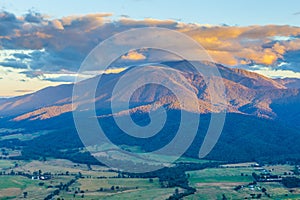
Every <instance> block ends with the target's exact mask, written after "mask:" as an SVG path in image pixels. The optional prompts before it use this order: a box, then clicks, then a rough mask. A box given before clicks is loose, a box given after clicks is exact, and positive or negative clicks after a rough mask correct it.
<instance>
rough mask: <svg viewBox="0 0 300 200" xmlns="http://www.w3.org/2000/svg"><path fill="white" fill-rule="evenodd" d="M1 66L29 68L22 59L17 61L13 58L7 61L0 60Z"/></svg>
mask: <svg viewBox="0 0 300 200" xmlns="http://www.w3.org/2000/svg"><path fill="white" fill-rule="evenodd" d="M0 65H1V66H4V67H12V68H17V69H27V68H28V66H27V64H25V63H22V62H20V61H16V60H13V59H9V61H5V62H0Z"/></svg>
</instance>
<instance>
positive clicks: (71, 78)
mask: <svg viewBox="0 0 300 200" xmlns="http://www.w3.org/2000/svg"><path fill="white" fill-rule="evenodd" d="M75 79H76V77H74V76H59V77H55V78H44V79H43V80H46V81H51V82H69V83H72V82H74V81H75Z"/></svg>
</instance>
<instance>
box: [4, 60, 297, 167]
mask: <svg viewBox="0 0 300 200" xmlns="http://www.w3.org/2000/svg"><path fill="white" fill-rule="evenodd" d="M200 64H201V66H202V67H203V70H204V71H209V70H210V69H211V68H212V67H216V68H217V69H218V70H219V72H220V74H221V76H222V78H220V77H206V76H205V75H203V74H199V73H198V72H196V71H195V69H193V67H192V66H191V64H190V63H188V62H186V61H169V62H163V63H157V64H151V65H150V66H147V67H145V68H144V67H141V68H139V67H140V66H135V67H132V68H129V69H127V70H125V71H122V72H120V73H118V74H103V75H102V78H101V80H100V82H99V84H98V88H97V90H96V93H95V99H90V100H87V99H85V98H84V97H85V96H88V95H91V93H92V91H91V90H90V89H89V85H90V84H91V83H93V82H94V81H95V80H97V77H95V78H91V79H87V80H84V81H82V82H80V83H77V84H79V87H82V88H84V89H85V90H82V93H81V94H80V95H79V96H75V97H74V99H75V100H76V105H72V90H73V85H72V84H68V85H60V86H56V87H48V88H45V89H43V90H40V91H37V92H35V93H32V94H29V95H24V96H20V97H14V98H9V99H1V100H0V103H1V105H0V116H1V117H0V124H1V127H2V128H4V127H8V128H25V129H26V130H30V131H40V130H55V132H54V133H51V134H46V135H41V136H39V137H37V138H33V139H32V140H30V141H26V142H22V141H19V140H8V141H3V142H1V141H0V145H2V146H3V147H5V146H9V145H12V144H14V145H17V146H18V145H21V146H22V148H23V152H22V155H24V156H27V157H28V158H33V157H31V156H33V155H39V156H53V157H60V158H63V157H62V156H66V157H68V156H70V154H72V158H73V157H74V159H77V160H76V161H78V158H81V156H79V155H78V154H80V151H79V150H78V152H77V151H75V150H74V149H76V148H78V149H79V148H81V147H82V143H81V141H80V139H79V138H78V134H77V132H76V129H75V128H74V122H73V119H72V112H71V111H73V110H74V109H78V110H81V111H82V112H85V111H86V109H87V108H88V105H89V103H95V107H96V112H97V115H98V120H99V123H101V124H102V125H103V127H102V128H103V129H104V130H106V131H107V132H108V133H109V136H108V137H110V139H111V140H112V141H113V142H114V143H116V144H119V145H123V144H125V145H129V146H137V145H138V146H140V147H141V148H142V149H143V150H145V151H152V150H154V149H158V148H160V147H162V146H163V145H164V144H167V143H169V142H170V141H171V140H172V138H173V137H174V134H175V133H176V130H177V129H178V126H179V124H178V120H180V116H181V114H180V112H179V111H180V110H183V111H184V112H187V113H201V115H200V116H201V119H200V123H202V125H201V126H200V128H199V130H198V132H197V136H196V139H195V142H193V144H192V145H191V147H190V149H189V150H188V151H187V152H186V155H188V156H191V157H197V155H198V152H199V148H200V146H201V144H202V141H203V138H204V136H205V130H207V127H208V125H209V122H210V116H211V113H216V114H217V113H219V112H221V111H223V109H224V108H225V107H226V108H227V115H226V121H225V126H224V129H223V132H222V135H221V138H220V140H219V141H218V143H217V145H216V146H215V148H214V149H213V151H212V152H211V153H210V154H209V155H208V158H210V159H216V160H226V161H234V162H236V161H250V160H266V161H268V162H269V161H274V160H277V158H278V160H280V159H282V160H286V159H287V158H289V159H299V160H300V156H299V151H300V145H299V142H297V141H298V140H297V138H299V134H300V123H299V120H298V119H299V117H300V93H299V92H300V89H299V88H297V87H291V86H290V83H291V82H293V83H295V82H297V80H289V81H287V80H285V81H284V80H273V79H270V78H267V77H264V76H262V75H259V74H256V73H253V72H248V71H246V70H242V69H231V68H227V67H225V66H223V65H220V64H216V63H210V62H203V63H200ZM162 65H167V66H170V68H167V69H165V70H163V71H162V70H160V67H161V66H162ZM131 70H142V71H141V72H142V73H141V74H140V75H139V74H138V76H136V77H135V78H134V79H133V80H134V82H135V83H136V84H137V85H141V84H140V83H142V82H143V81H145V80H146V81H147V80H151V81H154V82H158V83H159V82H161V81H162V80H168V81H169V82H170V83H172V84H173V85H175V86H176V87H177V89H178V91H179V93H180V94H183V95H182V101H183V102H184V106H183V107H181V106H180V103H179V100H178V99H177V97H176V95H174V93H173V92H172V91H171V90H169V89H167V88H166V87H163V86H161V85H159V84H147V85H143V86H142V87H139V88H138V89H137V90H135V91H134V92H133V95H132V96H131V97H130V105H129V108H127V107H124V102H127V101H128V94H130V92H131V89H132V88H131V86H130V85H124V87H122V88H121V90H120V91H119V92H118V93H117V94H116V95H112V91H113V89H114V87H115V86H116V84H117V83H118V81H120V80H121V79H122V78H123V77H126V74H127V73H130V71H131ZM149 77H151V78H149ZM182 80H186V82H183V81H182ZM220 80H222V81H223V83H224V91H225V95H223V94H221V93H218V90H213V91H210V90H209V87H217V86H218V83H219V81H220ZM187 85H188V86H187ZM212 92H213V93H212ZM192 93H193V94H195V95H196V97H197V101H198V103H199V105H200V107H199V108H198V107H195V103H194V101H192V100H191V99H190V97H191V94H192ZM211 96H213V97H214V101H215V103H216V105H218V106H216V105H212V104H211V99H210V98H211ZM224 100H226V105H224ZM112 101H115V102H116V104H115V105H116V106H117V110H118V112H116V113H114V112H112V111H111V109H110V106H111V102H112ZM159 106H163V107H165V108H166V110H167V122H166V126H165V127H163V129H162V130H161V131H160V132H159V134H157V135H156V136H153V137H151V138H150V140H145V139H141V138H138V139H137V138H134V137H132V136H128V135H127V134H126V133H124V132H123V131H122V130H121V129H120V128H118V127H117V125H116V124H115V120H114V118H113V117H116V118H120V119H121V118H123V117H126V116H128V115H130V116H131V117H132V118H133V121H134V122H136V123H137V124H139V125H141V126H144V125H147V124H149V122H150V120H151V119H150V118H149V115H148V111H150V110H156V109H157V108H158V107H159ZM191 123H193V122H191ZM186 134H189V127H186ZM70 141H72V142H70ZM75 141H76V142H75ZM27 147H28V148H27ZM29 147H30V148H29ZM62 151H63V152H65V153H64V155H62V154H61V152H62ZM74 151H75V154H74ZM80 155H81V154H80ZM84 159H87V158H86V157H84Z"/></svg>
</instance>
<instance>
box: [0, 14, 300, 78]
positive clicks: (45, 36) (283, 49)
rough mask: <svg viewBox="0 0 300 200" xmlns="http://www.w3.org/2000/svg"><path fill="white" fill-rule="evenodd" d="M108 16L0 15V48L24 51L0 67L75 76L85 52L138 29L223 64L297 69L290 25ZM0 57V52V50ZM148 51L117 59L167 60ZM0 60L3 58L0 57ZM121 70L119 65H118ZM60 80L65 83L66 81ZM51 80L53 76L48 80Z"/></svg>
mask: <svg viewBox="0 0 300 200" xmlns="http://www.w3.org/2000/svg"><path fill="white" fill-rule="evenodd" d="M111 16H112V14H111V13H96V14H88V15H78V16H67V17H63V18H61V19H51V18H49V17H46V16H45V15H44V14H41V13H37V12H33V11H30V12H29V13H27V14H25V15H23V16H15V15H14V14H13V13H9V12H5V11H3V12H1V13H0V30H1V31H0V48H2V49H19V50H20V49H24V50H30V52H27V51H24V52H22V51H20V52H11V53H7V52H6V55H8V54H9V56H8V59H6V60H1V59H0V62H1V63H0V64H1V65H2V66H5V67H8V68H15V69H23V71H22V72H20V73H22V75H26V76H27V77H28V78H34V77H41V74H47V73H57V72H59V71H62V70H67V71H71V72H73V73H74V72H76V71H77V70H78V68H79V67H80V64H81V62H82V61H83V60H84V58H85V57H86V56H87V55H88V53H89V52H90V51H91V50H92V49H93V48H94V47H95V46H96V45H98V44H99V43H100V42H101V41H103V40H105V39H106V38H108V37H110V36H111V35H113V34H116V33H119V32H122V31H125V30H129V29H131V28H139V27H164V28H169V29H172V30H177V31H180V32H182V33H184V34H187V35H188V36H190V37H192V38H193V39H194V40H196V41H197V42H198V43H199V44H201V45H202V46H203V47H204V48H205V49H206V50H207V52H208V53H209V54H210V55H211V56H212V58H213V59H214V60H215V61H216V62H218V63H222V64H225V65H228V66H243V65H245V66H246V65H253V64H258V65H265V66H270V67H273V68H276V67H278V64H279V63H281V62H282V61H285V62H287V63H290V64H291V65H289V66H281V67H280V68H283V67H285V68H288V69H286V70H294V71H300V64H298V63H300V62H299V59H298V57H299V51H300V28H299V27H293V26H287V25H285V26H276V25H267V26H247V27H238V26H223V25H218V26H214V25H207V24H187V23H183V22H177V21H176V20H158V19H152V18H146V19H143V20H134V19H130V18H129V17H128V16H122V17H121V18H120V19H118V20H115V21H112V19H111ZM0 54H1V50H0ZM159 55H162V54H161V53H156V54H155V53H154V54H153V52H150V51H133V52H129V53H128V54H126V55H124V56H122V57H121V58H122V59H121V60H122V61H123V62H125V63H129V62H130V61H145V60H146V61H148V60H158V59H170V58H171V57H170V56H167V55H163V56H161V57H160V56H159ZM0 57H3V55H2V54H1V56H0ZM120 66H122V65H120ZM63 78H66V81H68V80H69V81H71V79H67V77H61V78H60V79H61V80H62V79H63ZM47 80H48V81H57V78H55V79H54V78H48V79H47Z"/></svg>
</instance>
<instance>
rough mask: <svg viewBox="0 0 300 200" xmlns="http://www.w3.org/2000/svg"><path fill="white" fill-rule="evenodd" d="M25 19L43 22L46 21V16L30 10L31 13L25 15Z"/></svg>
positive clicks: (32, 21)
mask: <svg viewBox="0 0 300 200" xmlns="http://www.w3.org/2000/svg"><path fill="white" fill-rule="evenodd" d="M24 20H25V21H26V22H29V23H41V22H42V21H44V18H43V16H42V15H41V14H40V13H37V12H34V11H29V13H27V14H25V15H24Z"/></svg>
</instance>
